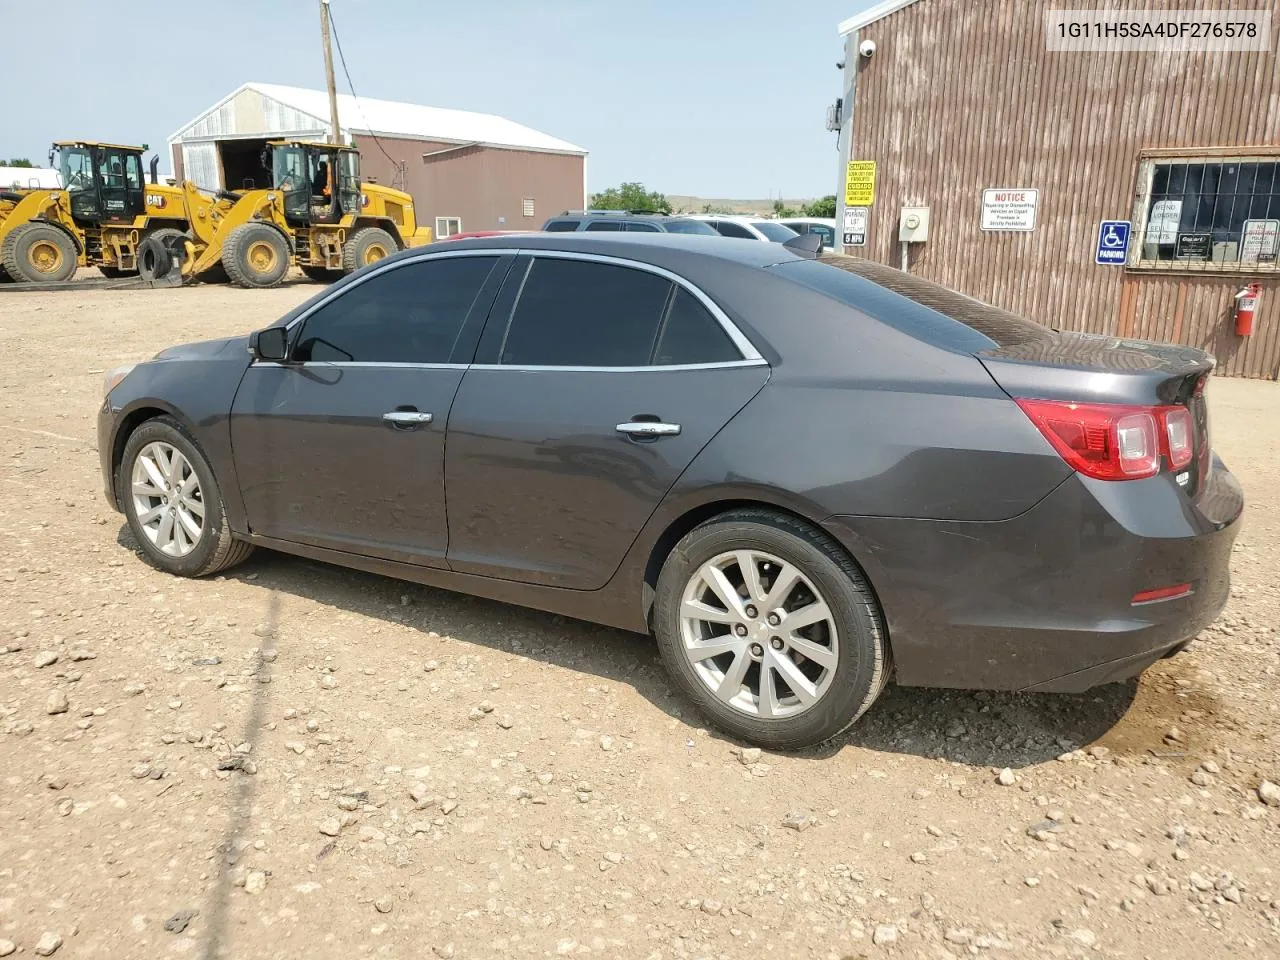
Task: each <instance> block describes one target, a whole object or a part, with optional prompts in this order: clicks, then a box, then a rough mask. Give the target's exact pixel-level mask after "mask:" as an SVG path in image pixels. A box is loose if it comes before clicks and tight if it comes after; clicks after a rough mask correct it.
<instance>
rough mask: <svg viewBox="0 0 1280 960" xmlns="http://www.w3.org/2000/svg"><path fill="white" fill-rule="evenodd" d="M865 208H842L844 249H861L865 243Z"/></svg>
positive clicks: (866, 211) (866, 212)
mask: <svg viewBox="0 0 1280 960" xmlns="http://www.w3.org/2000/svg"><path fill="white" fill-rule="evenodd" d="M869 212H870V211H868V210H867V208H866V207H845V208H844V245H845V246H846V247H862V246H866V243H867V214H868V213H869Z"/></svg>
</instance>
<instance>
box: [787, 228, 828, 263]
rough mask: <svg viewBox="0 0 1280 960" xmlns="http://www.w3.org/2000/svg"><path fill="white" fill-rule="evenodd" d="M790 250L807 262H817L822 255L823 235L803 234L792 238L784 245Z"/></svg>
mask: <svg viewBox="0 0 1280 960" xmlns="http://www.w3.org/2000/svg"><path fill="white" fill-rule="evenodd" d="M783 246H784V247H786V248H787V249H788V250H790V251H791V252H792V253H794V254H796V255H797V256H800V257H804V259H806V260H817V259H818V255H819V254H820V253H822V235H821V234H818V233H802V234H800V235H799V236H795V237H792V238H791V239H790V240H788V241H787V242H786V243H784V244H783Z"/></svg>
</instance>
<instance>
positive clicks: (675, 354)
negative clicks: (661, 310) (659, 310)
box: [653, 286, 742, 365]
mask: <svg viewBox="0 0 1280 960" xmlns="http://www.w3.org/2000/svg"><path fill="white" fill-rule="evenodd" d="M741 359H742V354H741V353H740V352H739V350H738V348H737V347H736V346H734V343H733V341H732V340H730V339H729V334H727V333H726V332H725V329H724V327H722V326H720V322H719V321H718V320H716V318H715V317H713V316H712V315H711V312H710V311H709V310H707V308H706V307H704V306H703V305H702V302H701V301H700V300H699V299H698V298H697V297H695V296H694V295H693V294H692V293H690V292H689V291H688V290H686V289H685V288H684V287H680V286H677V287H676V295H675V298H674V299H673V300H672V302H671V309H670V310H669V311H668V312H667V317H666V321H665V322H664V323H663V325H662V330H661V331H660V332H659V334H658V349H657V350H656V351H655V352H654V355H653V362H654V363H655V364H660V365H666V364H688V363H729V362H731V361H734V360H741Z"/></svg>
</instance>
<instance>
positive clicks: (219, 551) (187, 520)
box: [116, 417, 253, 577]
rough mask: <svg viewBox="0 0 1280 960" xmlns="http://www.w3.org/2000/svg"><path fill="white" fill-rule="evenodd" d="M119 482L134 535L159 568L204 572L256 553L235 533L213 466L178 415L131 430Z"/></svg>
mask: <svg viewBox="0 0 1280 960" xmlns="http://www.w3.org/2000/svg"><path fill="white" fill-rule="evenodd" d="M116 482H117V484H118V485H119V493H120V501H121V503H122V505H123V506H124V512H125V517H126V518H127V520H128V522H129V529H130V530H131V531H132V532H133V536H134V539H136V540H137V541H138V544H139V545H140V546H141V547H142V552H143V554H144V555H145V556H146V557H147V559H148V560H150V561H151V562H152V563H153V564H154V565H155V566H157V567H159V568H160V569H162V570H165V571H167V572H169V573H174V574H178V575H179V576H184V577H202V576H206V575H208V574H211V573H216V572H218V571H219V570H225V569H226V568H228V567H231V566H234V565H235V564H237V563H240V562H241V561H243V560H244V559H245V558H246V557H248V556H249V554H250V553H252V552H253V546H252V544H248V543H244V542H243V541H240V540H236V539H235V538H234V537H233V536H232V534H231V529H230V527H229V526H228V525H227V517H226V511H225V510H224V509H223V506H222V495H221V493H220V492H219V490H218V484H217V481H216V480H215V479H214V476H213V470H212V469H211V468H210V466H209V462H208V460H206V459H205V456H204V454H203V453H202V452H201V450H200V448H199V446H197V445H196V443H195V441H194V440H192V439H191V438H190V437H189V436H187V434H186V433H185V431H183V429H182V427H181V426H180V425H179V424H178V422H177V421H176V420H173V419H171V418H169V417H159V418H157V419H155V420H148V421H147V422H146V423H144V424H142V425H141V426H140V427H138V429H137V430H135V431H134V432H133V433H132V434H131V435H130V437H129V440H128V442H127V443H126V444H125V448H124V456H123V458H122V460H121V464H120V470H119V473H118V474H117V481H116Z"/></svg>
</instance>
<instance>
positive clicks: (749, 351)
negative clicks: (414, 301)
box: [251, 247, 767, 373]
mask: <svg viewBox="0 0 1280 960" xmlns="http://www.w3.org/2000/svg"><path fill="white" fill-rule="evenodd" d="M505 256H528V257H534V258H536V257H543V258H550V259H556V260H585V261H588V262H592V263H603V264H606V265H609V266H619V267H629V268H631V269H633V270H643V271H645V272H647V273H653V274H656V275H658V276H660V277H663V278H664V279H666V280H669V281H671V282H672V283H674V284H676V285H677V286H680V287H683V288H684V289H685V290H687V291H688V292H689V293H691V294H693V296H694V297H696V298H697V300H698V302H699V303H701V304H702V305H703V307H705V308H706V309H707V311H708V312H709V313H710V314H711V316H713V317H714V318H715V320H716V322H717V323H719V324H720V327H721V329H722V330H724V332H725V333H726V334H727V335H728V337H729V339H730V340H731V341H732V342H733V345H734V347H736V348H737V350H738V352H739V353H740V354H741V355H742V359H741V360H726V361H723V362H720V363H686V364H663V365H661V366H646V367H574V366H546V367H540V366H524V365H512V364H502V363H492V364H489V363H476V364H438V363H382V362H376V361H354V360H353V361H335V362H332V363H330V362H326V361H305V362H302V363H288V364H284V363H279V362H277V361H266V360H255V361H254V364H261V365H263V366H267V365H271V366H291V367H298V366H308V365H318V366H328V367H334V366H367V367H379V366H384V367H419V368H426V369H441V370H451V369H458V368H463V369H465V368H467V367H473V366H474V367H478V368H481V369H503V370H524V371H530V370H559V371H562V372H565V371H575V372H583V371H593V372H602V371H608V370H611V371H614V372H626V373H634V372H637V371H641V370H710V369H716V368H720V367H746V366H759V365H761V364H767V361H766V360H765V358H764V357H763V356H762V355H761V354H760V351H758V350H757V349H756V348H755V345H754V344H753V343H752V342H751V341H750V340H749V339H747V337H746V335H745V334H743V332H742V331H741V330H739V329H738V327H737V325H736V324H735V323H734V322H733V321H732V320H730V319H729V316H728V314H726V313H725V312H724V310H722V309H721V308H720V306H719V304H717V303H716V302H715V301H714V300H712V299H711V297H709V296H708V295H707V294H706V293H704V292H703V291H702V289H701V288H700V287H698V286H696V285H695V284H693V283H692V282H690V281H689V280H686V279H685V278H684V277H682V276H680V275H679V274H676V273H672V272H671V271H670V270H668V269H666V268H665V267H659V266H656V265H654V264H652V263H643V262H641V261H639V260H631V259H629V258H627V257H616V256H609V255H606V254H599V253H579V252H577V251H574V250H542V249H534V248H530V247H487V248H484V249H477V250H433V251H430V252H426V251H424V252H423V253H422V254H421V255H419V256H414V257H406V258H405V259H403V260H395V261H394V262H391V263H388V264H386V265H384V266H378V267H374V268H373V269H371V270H370V271H369V272H368V273H367V274H366V275H365V276H363V277H358V278H356V279H355V280H353V281H351V283H348V284H345V285H344V286H343V287H342V289H340V290H334V291H332V292H330V293H328V294H327V295H326V296H324V297H323V298H322V299H320V300H319V301H317V302H316V303H314V304H312V305H311V307H309V308H308V309H307V310H306V312H305V313H301V314H299V315H298V316H296V317H294V318H293V319H292V320H290V321H289V322H288V323H287V324H285V329H286V330H290V331H292V330H293V328H294V327H296V326H297V325H298V324H300V323H305V322H306V320H307V318H308V317H310V316H311V315H312V314H313V313H315V312H316V311H317V310H319V309H320V308H321V307H324V306H326V305H327V304H329V303H332V302H333V300H335V299H336V298H337V297H340V296H342V295H343V294H345V293H346V292H347V291H349V290H351V289H352V288H354V287H358V286H359V285H360V284H362V283H367V282H368V281H369V280H372V279H373V278H374V277H377V276H381V275H382V274H384V273H386V272H387V271H389V270H397V269H399V268H400V267H404V266H408V265H409V264H412V263H423V262H429V261H432V260H446V259H450V258H453V257H499V258H500V257H505ZM516 302H517V303H519V300H518V299H517V300H516ZM507 323H508V325H510V317H508V318H507ZM504 337H505V331H504ZM254 364H251V366H252V365H254Z"/></svg>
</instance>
